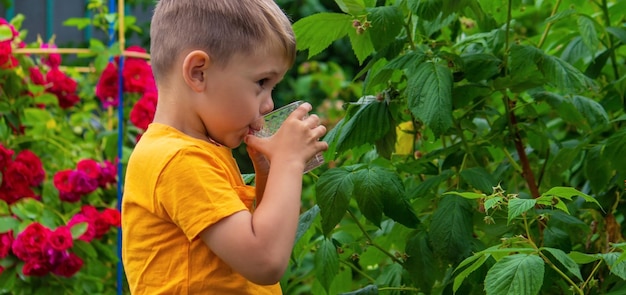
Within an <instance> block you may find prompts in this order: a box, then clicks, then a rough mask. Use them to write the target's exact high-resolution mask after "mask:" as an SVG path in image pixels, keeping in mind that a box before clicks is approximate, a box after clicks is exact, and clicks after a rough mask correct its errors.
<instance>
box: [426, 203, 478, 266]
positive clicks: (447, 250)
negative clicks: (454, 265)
mask: <svg viewBox="0 0 626 295" xmlns="http://www.w3.org/2000/svg"><path fill="white" fill-rule="evenodd" d="M472 210H473V209H472V205H471V203H470V202H469V201H468V200H466V199H464V198H461V197H458V196H451V195H447V196H444V197H443V198H442V199H441V200H440V201H439V204H438V207H437V209H436V210H435V212H434V213H433V217H432V221H431V223H430V230H429V232H430V239H431V243H432V245H433V248H434V249H435V251H437V252H438V254H439V255H442V256H443V257H444V258H446V259H447V260H448V261H450V262H458V261H461V260H463V259H465V257H467V256H468V255H469V254H470V251H471V243H470V241H471V239H472V227H473V222H472Z"/></svg>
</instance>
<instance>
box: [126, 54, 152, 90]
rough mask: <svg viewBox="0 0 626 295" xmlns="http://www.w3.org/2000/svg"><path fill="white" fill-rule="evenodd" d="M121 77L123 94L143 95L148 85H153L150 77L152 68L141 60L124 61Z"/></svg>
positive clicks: (130, 59)
mask: <svg viewBox="0 0 626 295" xmlns="http://www.w3.org/2000/svg"><path fill="white" fill-rule="evenodd" d="M122 76H123V77H124V91H125V92H130V93H143V92H144V91H145V90H146V89H147V88H148V86H149V85H152V84H154V83H155V82H154V77H153V76H152V68H150V65H149V64H148V63H147V62H146V61H145V60H143V59H137V58H129V59H126V60H125V61H124V69H123V70H122Z"/></svg>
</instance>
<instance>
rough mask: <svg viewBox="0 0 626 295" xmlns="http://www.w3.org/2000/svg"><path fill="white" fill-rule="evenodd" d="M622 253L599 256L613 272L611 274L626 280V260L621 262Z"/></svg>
mask: <svg viewBox="0 0 626 295" xmlns="http://www.w3.org/2000/svg"><path fill="white" fill-rule="evenodd" d="M621 254H622V253H617V252H613V253H604V254H599V255H600V256H601V257H602V259H603V260H604V261H605V262H606V264H607V265H608V266H609V269H610V270H611V273H612V274H614V275H616V276H618V277H620V278H621V279H622V280H626V260H622V261H619V262H618V260H619V257H620V255H621Z"/></svg>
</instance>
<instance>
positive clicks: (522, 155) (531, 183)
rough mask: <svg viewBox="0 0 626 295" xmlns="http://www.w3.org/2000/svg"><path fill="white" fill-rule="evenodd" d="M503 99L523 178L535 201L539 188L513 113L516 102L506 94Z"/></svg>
mask: <svg viewBox="0 0 626 295" xmlns="http://www.w3.org/2000/svg"><path fill="white" fill-rule="evenodd" d="M503 99H504V106H505V107H506V113H507V115H508V117H509V129H510V132H511V134H512V135H513V142H514V143H515V149H516V150H517V154H518V156H519V159H520V162H522V176H524V179H525V180H526V184H527V185H528V189H529V190H530V194H531V196H532V197H533V199H536V198H539V188H538V187H537V182H536V181H535V175H534V174H533V171H532V169H531V168H530V163H529V161H528V156H527V155H526V151H525V150H524V144H523V142H522V136H521V134H520V132H519V129H518V128H517V118H516V117H515V112H514V111H513V109H514V107H515V101H514V100H511V99H510V98H509V96H508V95H507V94H506V93H504V95H503Z"/></svg>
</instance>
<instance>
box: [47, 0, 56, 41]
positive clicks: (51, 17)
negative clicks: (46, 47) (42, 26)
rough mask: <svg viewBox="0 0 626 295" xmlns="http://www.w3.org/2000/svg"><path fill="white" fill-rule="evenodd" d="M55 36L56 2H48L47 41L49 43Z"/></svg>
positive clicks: (51, 0) (48, 0)
mask: <svg viewBox="0 0 626 295" xmlns="http://www.w3.org/2000/svg"><path fill="white" fill-rule="evenodd" d="M53 34H54V0H46V40H45V42H46V43H48V41H49V40H50V38H52V35H53Z"/></svg>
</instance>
